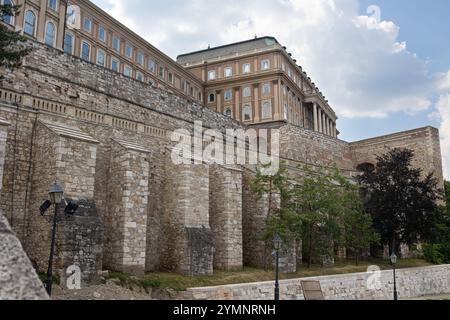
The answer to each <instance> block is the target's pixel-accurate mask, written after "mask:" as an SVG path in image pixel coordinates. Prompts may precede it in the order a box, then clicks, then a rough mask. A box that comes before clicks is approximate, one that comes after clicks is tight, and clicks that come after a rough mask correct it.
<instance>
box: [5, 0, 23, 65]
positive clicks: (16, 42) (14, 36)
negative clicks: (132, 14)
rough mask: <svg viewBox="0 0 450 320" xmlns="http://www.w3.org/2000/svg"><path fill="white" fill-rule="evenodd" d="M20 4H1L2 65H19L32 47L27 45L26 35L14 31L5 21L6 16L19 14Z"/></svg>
mask: <svg viewBox="0 0 450 320" xmlns="http://www.w3.org/2000/svg"><path fill="white" fill-rule="evenodd" d="M19 8H20V7H19V6H12V5H0V20H1V21H2V22H0V66H1V67H6V68H10V69H14V68H17V67H19V66H20V65H21V64H22V59H23V57H25V56H26V55H27V54H28V53H29V52H30V49H29V48H27V47H26V46H25V42H26V40H27V38H26V37H24V36H22V35H20V33H18V32H15V31H12V30H11V27H10V26H8V25H6V24H5V23H4V22H3V21H4V20H5V18H6V17H14V16H17V15H18V14H19Z"/></svg>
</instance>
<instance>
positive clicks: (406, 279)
mask: <svg viewBox="0 0 450 320" xmlns="http://www.w3.org/2000/svg"><path fill="white" fill-rule="evenodd" d="M301 280H314V281H319V282H320V284H321V287H322V291H323V293H324V296H325V299H326V300H393V275H392V271H391V270H387V271H382V272H380V273H379V275H376V274H374V273H353V274H343V275H332V276H324V277H312V278H304V279H292V280H282V281H280V297H281V300H304V297H303V292H302V286H301V283H300V281H301ZM368 284H370V285H368ZM397 289H398V294H399V298H400V299H408V298H416V297H421V296H432V295H442V294H448V293H450V265H442V266H433V267H426V268H412V269H401V270H398V272H397ZM182 297H183V298H184V299H191V300H273V299H274V282H273V281H269V282H255V283H244V284H236V285H227V286H218V287H204V288H192V289H188V290H187V291H186V292H184V293H183V294H182Z"/></svg>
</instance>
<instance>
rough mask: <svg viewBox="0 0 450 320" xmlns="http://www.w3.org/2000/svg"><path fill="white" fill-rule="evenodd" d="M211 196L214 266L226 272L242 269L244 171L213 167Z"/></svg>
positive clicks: (211, 169)
mask: <svg viewBox="0 0 450 320" xmlns="http://www.w3.org/2000/svg"><path fill="white" fill-rule="evenodd" d="M209 195H210V203H209V208H210V224H211V230H212V234H213V242H214V268H217V269H220V270H227V271H231V270H241V269H242V267H243V257H242V170H239V169H237V168H234V167H228V166H227V167H221V166H217V165H214V166H212V167H211V168H210V190H209Z"/></svg>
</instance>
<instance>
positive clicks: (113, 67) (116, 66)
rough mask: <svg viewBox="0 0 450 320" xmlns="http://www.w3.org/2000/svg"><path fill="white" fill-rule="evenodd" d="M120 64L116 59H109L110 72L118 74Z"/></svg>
mask: <svg viewBox="0 0 450 320" xmlns="http://www.w3.org/2000/svg"><path fill="white" fill-rule="evenodd" d="M119 68H120V62H119V60H117V59H116V58H111V70H113V71H115V72H119Z"/></svg>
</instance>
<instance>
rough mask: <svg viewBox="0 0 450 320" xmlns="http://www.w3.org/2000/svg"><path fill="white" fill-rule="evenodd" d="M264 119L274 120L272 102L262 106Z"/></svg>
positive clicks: (266, 102)
mask: <svg viewBox="0 0 450 320" xmlns="http://www.w3.org/2000/svg"><path fill="white" fill-rule="evenodd" d="M262 118H263V119H272V102H271V101H264V102H263V105H262Z"/></svg>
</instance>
